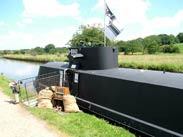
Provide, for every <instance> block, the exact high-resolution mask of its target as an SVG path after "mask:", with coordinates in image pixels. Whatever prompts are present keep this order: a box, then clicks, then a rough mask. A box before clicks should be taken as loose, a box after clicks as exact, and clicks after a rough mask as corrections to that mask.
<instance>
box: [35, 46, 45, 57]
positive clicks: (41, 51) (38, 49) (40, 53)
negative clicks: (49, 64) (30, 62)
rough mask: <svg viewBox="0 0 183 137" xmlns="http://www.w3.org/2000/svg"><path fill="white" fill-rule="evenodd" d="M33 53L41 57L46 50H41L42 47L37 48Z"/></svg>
mask: <svg viewBox="0 0 183 137" xmlns="http://www.w3.org/2000/svg"><path fill="white" fill-rule="evenodd" d="M33 51H34V52H35V53H36V54H39V55H42V54H43V53H44V49H43V48H41V47H36V48H34V49H33Z"/></svg>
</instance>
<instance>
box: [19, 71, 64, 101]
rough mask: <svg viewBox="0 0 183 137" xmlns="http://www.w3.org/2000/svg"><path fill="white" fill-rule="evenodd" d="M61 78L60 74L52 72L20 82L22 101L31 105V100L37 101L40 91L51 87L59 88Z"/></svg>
mask: <svg viewBox="0 0 183 137" xmlns="http://www.w3.org/2000/svg"><path fill="white" fill-rule="evenodd" d="M60 78H61V77H60V74H58V73H56V72H52V73H47V74H43V75H39V76H35V77H29V78H25V79H21V80H19V81H18V83H19V84H20V96H21V99H22V101H23V102H28V103H29V102H31V100H36V99H37V96H38V92H39V91H40V90H42V89H44V88H46V87H50V86H59V85H60Z"/></svg>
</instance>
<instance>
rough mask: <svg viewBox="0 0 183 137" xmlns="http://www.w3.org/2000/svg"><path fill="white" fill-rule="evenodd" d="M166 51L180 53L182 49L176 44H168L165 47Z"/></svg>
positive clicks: (164, 50)
mask: <svg viewBox="0 0 183 137" xmlns="http://www.w3.org/2000/svg"><path fill="white" fill-rule="evenodd" d="M163 52H164V53H180V49H179V48H178V47H177V46H174V45H168V46H164V47H163Z"/></svg>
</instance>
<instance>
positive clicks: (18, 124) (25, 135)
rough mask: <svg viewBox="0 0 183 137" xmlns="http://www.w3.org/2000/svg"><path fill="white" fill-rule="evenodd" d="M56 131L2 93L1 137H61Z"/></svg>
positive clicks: (0, 109) (0, 105)
mask: <svg viewBox="0 0 183 137" xmlns="http://www.w3.org/2000/svg"><path fill="white" fill-rule="evenodd" d="M60 136H62V135H61V134H58V132H56V130H55V129H53V128H51V127H49V126H48V124H46V123H45V122H44V121H41V120H39V119H37V118H36V117H34V116H33V115H32V114H30V113H29V112H28V111H26V110H25V109H24V108H23V107H21V106H20V105H19V104H17V105H15V104H12V103H11V99H10V98H9V97H8V96H6V95H4V93H2V92H1V91H0V137H60Z"/></svg>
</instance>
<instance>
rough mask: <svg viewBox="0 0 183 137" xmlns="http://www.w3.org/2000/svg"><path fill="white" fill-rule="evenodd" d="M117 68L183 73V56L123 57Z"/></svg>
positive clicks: (121, 55) (120, 56) (121, 56)
mask: <svg viewBox="0 0 183 137" xmlns="http://www.w3.org/2000/svg"><path fill="white" fill-rule="evenodd" d="M118 58H119V66H120V67H126V68H135V69H136V68H137V69H150V70H163V71H170V72H183V54H155V55H123V54H122V53H120V54H119V56H118Z"/></svg>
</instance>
